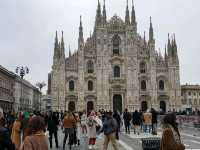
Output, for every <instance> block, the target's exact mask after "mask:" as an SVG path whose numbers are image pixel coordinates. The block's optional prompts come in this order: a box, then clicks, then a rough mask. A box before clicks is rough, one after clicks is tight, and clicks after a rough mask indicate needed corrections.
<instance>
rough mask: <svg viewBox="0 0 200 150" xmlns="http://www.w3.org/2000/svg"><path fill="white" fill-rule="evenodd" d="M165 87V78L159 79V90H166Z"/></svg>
mask: <svg viewBox="0 0 200 150" xmlns="http://www.w3.org/2000/svg"><path fill="white" fill-rule="evenodd" d="M164 89H165V83H164V81H163V80H160V81H159V90H164Z"/></svg>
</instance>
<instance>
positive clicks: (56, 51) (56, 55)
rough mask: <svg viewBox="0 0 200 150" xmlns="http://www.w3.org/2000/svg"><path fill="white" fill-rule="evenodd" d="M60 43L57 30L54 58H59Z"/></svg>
mask: <svg viewBox="0 0 200 150" xmlns="http://www.w3.org/2000/svg"><path fill="white" fill-rule="evenodd" d="M59 51H60V49H59V43H58V33H57V31H56V37H55V43H54V58H59Z"/></svg>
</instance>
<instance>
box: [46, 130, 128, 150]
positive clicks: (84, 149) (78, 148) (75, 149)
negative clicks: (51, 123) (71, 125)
mask: <svg viewBox="0 0 200 150" xmlns="http://www.w3.org/2000/svg"><path fill="white" fill-rule="evenodd" d="M47 137H48V134H47ZM63 138H64V134H63V133H62V131H61V130H59V131H58V142H59V148H56V147H55V141H54V138H53V148H52V150H62V145H63ZM103 142H104V135H103V134H102V135H101V136H99V137H98V138H97V141H96V145H95V148H94V149H95V150H102V149H103ZM123 144H124V143H123V142H122V141H120V142H117V145H118V148H119V150H127V149H126V147H124V146H122V145H123ZM65 150H69V147H68V145H67V144H66V148H65ZM72 150H88V138H81V141H80V145H74V146H72ZM108 150H114V149H113V148H112V145H111V143H110V144H109V147H108Z"/></svg>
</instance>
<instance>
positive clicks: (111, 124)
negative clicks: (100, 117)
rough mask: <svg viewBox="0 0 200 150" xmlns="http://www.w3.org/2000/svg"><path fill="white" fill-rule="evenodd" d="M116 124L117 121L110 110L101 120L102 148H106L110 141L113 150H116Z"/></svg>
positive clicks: (105, 149)
mask: <svg viewBox="0 0 200 150" xmlns="http://www.w3.org/2000/svg"><path fill="white" fill-rule="evenodd" d="M117 128H118V125H117V121H116V120H115V119H114V118H113V117H112V112H108V113H107V115H106V119H105V121H104V122H103V132H104V135H105V136H104V144H103V150H107V149H108V144H109V142H110V141H111V143H112V145H113V148H114V150H118V148H117V142H116V137H115V133H116V131H117Z"/></svg>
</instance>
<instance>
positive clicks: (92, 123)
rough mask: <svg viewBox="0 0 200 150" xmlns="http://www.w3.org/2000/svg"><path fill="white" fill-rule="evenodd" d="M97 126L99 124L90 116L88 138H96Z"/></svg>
mask: <svg viewBox="0 0 200 150" xmlns="http://www.w3.org/2000/svg"><path fill="white" fill-rule="evenodd" d="M96 125H97V122H96V120H95V117H94V116H89V117H88V119H87V127H88V130H87V131H88V137H89V138H96V134H97V133H96Z"/></svg>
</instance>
